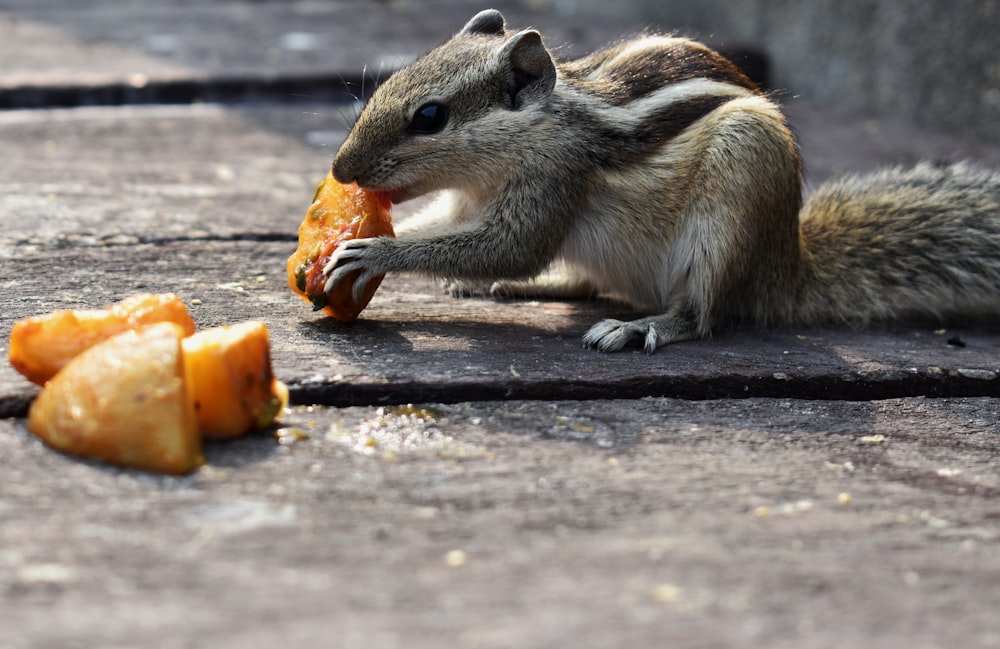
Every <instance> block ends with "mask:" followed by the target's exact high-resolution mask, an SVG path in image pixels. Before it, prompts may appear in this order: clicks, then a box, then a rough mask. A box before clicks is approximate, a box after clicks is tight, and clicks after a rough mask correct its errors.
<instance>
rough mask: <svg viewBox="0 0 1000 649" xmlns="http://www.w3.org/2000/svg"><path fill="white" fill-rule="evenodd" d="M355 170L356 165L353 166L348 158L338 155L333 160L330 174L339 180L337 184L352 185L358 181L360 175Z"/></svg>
mask: <svg viewBox="0 0 1000 649" xmlns="http://www.w3.org/2000/svg"><path fill="white" fill-rule="evenodd" d="M355 169H356V167H355V165H352V164H351V161H350V159H349V158H348V156H345V155H342V154H340V153H338V154H337V157H336V158H334V159H333V166H332V167H331V168H330V172H331V173H332V174H333V177H334V178H336V179H337V182H339V183H342V184H344V185H350V184H351V183H353V182H355V181H356V180H357V179H358V173H357V171H356V170H355Z"/></svg>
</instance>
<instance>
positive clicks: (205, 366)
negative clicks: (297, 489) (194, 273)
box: [9, 294, 288, 474]
mask: <svg viewBox="0 0 1000 649" xmlns="http://www.w3.org/2000/svg"><path fill="white" fill-rule="evenodd" d="M9 357H10V363H11V365H13V366H14V368H15V369H16V370H17V371H19V372H21V373H22V374H23V375H24V376H25V377H27V378H28V379H29V380H30V381H32V382H34V383H36V384H38V385H42V386H44V388H43V390H42V392H41V393H40V394H39V395H38V398H37V399H35V401H34V403H32V405H31V409H30V412H29V414H28V429H29V430H30V431H31V432H32V433H34V434H35V435H38V436H39V437H41V438H42V439H43V440H44V441H45V442H46V443H48V444H49V445H50V446H53V447H54V448H57V449H59V450H62V451H65V452H67V453H72V454H75V455H82V456H87V457H93V458H97V459H101V460H104V461H107V462H111V463H114V464H118V465H122V466H130V467H136V468H141V469H146V470H150V471H157V472H162V473H171V474H183V473H188V472H190V471H192V470H194V469H195V468H197V467H198V466H200V465H201V464H203V463H204V458H203V456H202V450H201V446H202V435H203V434H205V435H213V436H219V437H235V436H238V435H242V434H244V433H246V432H248V431H250V430H253V429H259V428H266V427H267V426H269V425H271V423H272V422H273V421H274V420H275V418H276V417H277V416H278V415H279V414H280V412H281V410H282V409H283V408H284V407H285V405H287V403H288V389H287V388H286V387H285V385H284V384H283V383H281V381H278V380H277V379H276V378H274V374H273V372H272V369H271V352H270V342H269V338H268V331H267V327H266V326H265V325H264V323H262V322H255V321H251V322H243V323H239V324H235V325H230V326H223V327H215V328H212V329H206V330H204V331H201V332H197V333H196V332H195V323H194V321H193V320H192V319H191V316H190V314H189V313H188V310H187V307H185V305H184V303H183V302H182V301H181V300H180V298H178V297H177V296H176V295H172V294H165V295H153V294H141V295H134V296H132V297H129V298H127V299H125V300H123V301H122V302H119V303H117V304H114V305H112V306H109V307H107V308H106V309H100V310H65V311H54V312H52V313H49V314H47V315H42V316H35V317H31V318H27V319H25V320H21V321H18V322H16V323H15V324H14V327H13V329H12V331H11V334H10V351H9Z"/></svg>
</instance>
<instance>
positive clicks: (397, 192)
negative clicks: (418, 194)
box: [379, 187, 414, 203]
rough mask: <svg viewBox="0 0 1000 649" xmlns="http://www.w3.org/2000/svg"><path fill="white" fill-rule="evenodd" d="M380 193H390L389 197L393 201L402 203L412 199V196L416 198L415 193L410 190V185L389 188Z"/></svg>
mask: <svg viewBox="0 0 1000 649" xmlns="http://www.w3.org/2000/svg"><path fill="white" fill-rule="evenodd" d="M379 193H380V194H386V195H388V197H389V199H390V200H391V201H392V202H393V203H402V202H403V201H407V200H410V199H411V198H414V195H413V194H412V193H411V192H410V188H409V187H400V188H399V189H389V190H386V191H384V192H379Z"/></svg>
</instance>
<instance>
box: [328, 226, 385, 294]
mask: <svg viewBox="0 0 1000 649" xmlns="http://www.w3.org/2000/svg"><path fill="white" fill-rule="evenodd" d="M370 242H371V239H352V240H350V241H345V242H344V243H342V244H340V246H339V247H338V248H337V249H336V250H335V251H334V252H333V254H332V255H330V261H329V262H327V264H326V266H324V267H323V273H324V274H325V275H328V277H327V280H326V284H325V285H324V287H323V291H324V292H325V293H329V292H330V291H332V290H333V289H335V288H336V287H337V286H338V285H339V284H340V283H341V282H342V281H344V279H345V278H346V277H347V276H348V275H350V274H351V273H353V272H354V271H361V273H360V274H359V275H358V277H357V279H355V280H354V285H353V286H352V287H351V294H352V296H353V297H354V299H355V301H358V302H360V301H361V296H362V294H363V293H364V292H365V287H366V286H368V283H369V282H371V281H372V279H373V278H374V277H375V275H377V274H378V273H375V272H373V271H372V270H371V269H369V268H368V266H367V264H366V263H365V261H364V257H365V255H366V253H367V252H368V249H369V243H370Z"/></svg>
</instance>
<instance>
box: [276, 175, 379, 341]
mask: <svg viewBox="0 0 1000 649" xmlns="http://www.w3.org/2000/svg"><path fill="white" fill-rule="evenodd" d="M391 206H392V201H391V200H390V198H389V196H388V195H387V194H386V193H384V192H375V191H370V190H367V189H363V188H361V187H359V186H358V185H356V184H350V185H343V184H341V183H339V182H337V181H336V180H335V179H334V178H333V176H332V175H330V174H327V176H326V179H324V180H323V182H321V183H320V185H319V187H317V188H316V194H315V195H314V196H313V203H312V205H311V206H310V207H309V210H308V211H307V212H306V216H305V219H303V221H302V224H301V225H300V226H299V246H298V248H297V249H296V250H295V252H294V253H292V256H291V257H289V258H288V285H289V286H290V287H291V288H292V290H293V291H294V292H295V293H296V294H298V295H300V296H301V297H302V298H303V299H304V300H306V301H307V302H310V303H311V304H312V305H313V308H314V309H315V310H317V311H318V310H320V309H322V310H323V311H324V312H326V314H327V315H329V316H331V317H333V318H336V319H337V320H341V321H344V322H350V321H351V320H354V319H355V318H357V317H358V314H359V313H361V311H362V310H363V309H364V308H365V307H366V306H367V305H368V302H369V301H371V299H372V296H373V295H374V294H375V291H376V290H378V287H379V284H381V282H382V277H381V276H379V277H376V278H375V279H373V280H372V281H371V282H369V284H368V286H367V287H366V288H365V292H364V295H363V296H362V299H361V301H360V302H357V301H355V300H354V298H353V297H352V295H351V289H352V287H353V286H354V280H355V279H356V278H357V276H358V275H359V274H360V271H354V272H353V273H351V274H349V275H348V276H347V277H346V278H345V279H344V281H342V282H341V283H340V284H339V285H338V286H336V287H335V288H334V290H333V291H331V292H329V293H327V292H326V291H325V285H326V276H325V275H324V273H323V268H324V267H325V266H326V264H327V263H328V262H329V261H330V256H331V255H332V254H333V252H334V251H335V250H336V249H337V246H339V245H340V244H341V243H343V242H344V241H347V240H348V239H358V238H368V237H378V236H390V237H391V236H394V232H393V229H392V218H391V217H390V215H389V208H390V207H391Z"/></svg>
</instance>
